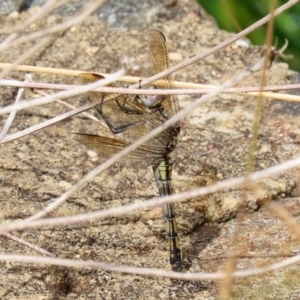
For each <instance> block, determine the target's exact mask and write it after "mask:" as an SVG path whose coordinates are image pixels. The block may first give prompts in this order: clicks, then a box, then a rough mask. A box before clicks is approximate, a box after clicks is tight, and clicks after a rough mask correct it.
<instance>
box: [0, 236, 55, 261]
mask: <svg viewBox="0 0 300 300" xmlns="http://www.w3.org/2000/svg"><path fill="white" fill-rule="evenodd" d="M2 235H3V236H6V237H7V238H8V239H10V240H13V241H15V242H17V243H19V244H21V245H24V246H26V247H28V248H30V249H33V250H35V251H37V252H39V253H41V254H45V255H47V256H50V257H55V255H54V254H53V253H51V252H48V251H47V250H45V249H42V248H40V247H38V246H36V245H33V244H31V243H28V242H26V241H24V240H22V239H20V238H18V237H16V236H14V235H12V234H10V233H4V234H2Z"/></svg>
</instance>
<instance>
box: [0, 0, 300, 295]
mask: <svg viewBox="0 0 300 300" xmlns="http://www.w3.org/2000/svg"><path fill="white" fill-rule="evenodd" d="M75 2H76V3H77V2H78V1H75ZM136 2H137V1H135V2H134V3H136ZM141 2H142V1H141ZM168 2H170V3H171V2H172V1H168ZM175 2H176V1H174V5H170V6H167V5H166V4H161V2H160V1H147V3H149V5H150V4H151V8H150V6H147V5H146V4H144V5H140V6H138V5H134V4H133V3H131V1H128V2H127V1H121V2H118V1H108V2H107V4H106V5H105V6H104V7H103V8H102V10H100V11H99V12H98V13H97V14H96V16H93V17H89V18H87V19H86V20H85V21H84V22H83V23H82V24H80V25H76V26H73V27H71V28H70V29H69V30H66V31H65V32H63V33H61V34H60V35H58V36H56V37H55V38H54V39H53V41H52V42H51V43H49V44H48V45H47V46H46V47H45V48H44V49H42V50H40V51H39V52H38V53H36V54H35V55H34V56H33V57H32V58H31V59H30V60H28V61H26V62H25V64H28V65H36V66H43V67H54V68H66V69H75V70H77V69H79V70H85V71H94V72H103V73H110V72H114V71H116V70H118V69H119V68H120V66H121V60H122V57H123V56H124V54H127V55H129V56H131V57H134V58H135V59H136V62H137V64H139V63H143V54H144V49H145V43H144V42H143V32H144V31H145V30H146V29H148V28H157V29H160V30H161V31H162V32H164V34H165V36H166V37H167V43H168V49H169V52H170V59H171V64H172V65H174V64H176V63H178V62H179V61H180V60H181V59H187V58H189V57H191V56H192V55H194V54H196V53H201V52H203V51H204V50H207V49H208V48H211V47H212V46H215V45H216V44H218V43H220V42H221V41H223V40H225V39H227V38H228V37H230V36H231V34H230V33H227V32H224V31H221V30H219V29H218V28H217V27H216V24H215V23H214V21H213V20H212V19H211V18H210V17H208V16H207V15H206V14H205V13H204V12H203V11H201V10H200V9H199V8H197V7H196V6H194V5H192V4H191V1H183V0H182V1H177V4H176V3H175ZM113 3H116V4H113ZM121 3H122V5H121ZM138 3H139V2H138ZM166 3H167V2H166ZM124 6H126V9H125V8H124ZM130 8H131V9H130ZM37 10H38V8H37V7H32V8H30V9H29V10H28V11H26V12H24V13H22V14H14V16H5V17H1V24H2V25H3V26H2V28H12V27H13V26H14V25H16V24H20V23H22V22H24V20H26V19H27V18H28V17H29V16H30V15H31V14H34V13H36V12H37ZM124 12H126V14H124ZM122 13H123V17H120V16H122ZM97 16H99V18H100V20H99V18H98V17H97ZM137 16H138V17H137ZM64 18H65V16H62V15H60V14H54V15H52V16H49V17H48V18H44V19H43V20H42V21H40V22H39V23H35V24H32V25H31V26H30V28H28V29H27V31H26V33H28V32H32V31H35V30H38V29H41V28H44V27H47V26H51V25H54V24H57V23H60V22H62V21H63V20H64ZM116 20H117V21H116ZM1 38H2V40H3V39H4V38H5V36H4V35H3V36H2V37H1ZM36 42H37V41H36V40H34V41H30V42H26V43H23V44H21V45H18V46H16V47H14V48H12V49H9V50H6V51H5V52H2V53H0V62H13V61H14V60H15V59H17V58H18V57H19V56H20V55H21V54H22V53H24V52H26V51H27V50H28V49H29V48H30V47H32V46H33V45H34V44H35V43H36ZM256 54H257V48H256V47H252V46H251V47H250V48H245V46H243V45H242V44H237V43H236V44H233V45H231V46H229V47H227V48H226V49H223V50H222V51H219V52H217V53H215V54H214V55H211V56H209V57H208V58H207V59H205V60H203V61H201V62H199V63H197V64H196V65H193V66H190V67H188V68H186V69H184V70H181V71H180V72H178V73H176V74H174V79H175V80H180V81H187V82H195V83H203V84H211V85H212V84H220V83H223V82H224V81H226V80H227V79H229V78H230V77H231V76H233V75H234V74H236V73H237V72H239V71H241V70H242V69H243V68H244V58H245V56H247V60H250V61H251V60H252V62H253V61H254V59H255V56H257V55H256ZM139 72H140V71H136V73H131V74H128V75H135V76H140V73H139ZM10 76H11V77H13V78H16V79H21V80H23V79H24V74H23V73H21V72H13V73H12V74H11V75H10ZM267 76H268V82H267V84H268V85H276V84H285V83H290V82H293V80H294V78H295V74H294V73H293V72H292V71H290V70H288V67H287V65H286V64H284V63H274V64H273V65H272V67H271V68H270V70H268V73H267ZM33 79H34V80H36V81H43V82H66V83H72V82H74V81H75V78H70V77H69V78H66V77H62V76H57V75H53V74H50V75H49V74H33ZM258 84H259V75H258V74H253V75H252V76H251V77H250V78H248V79H247V80H245V81H243V82H242V83H241V84H240V85H241V86H246V85H249V86H256V85H258ZM15 94H16V89H15V88H8V87H6V88H1V106H5V105H9V104H11V103H12V102H13V101H14V98H15ZM24 97H25V98H26V99H31V98H32V97H36V95H34V94H33V93H32V92H30V91H27V92H26V93H25V96H24ZM196 97H197V96H193V97H187V96H180V97H179V100H180V105H181V107H186V106H187V105H188V104H190V103H192V102H193V101H194V99H196ZM255 100H256V99H255V98H253V97H248V96H247V97H246V96H241V95H222V96H219V97H217V98H216V99H214V100H213V101H210V102H209V103H207V104H205V105H203V106H201V107H199V108H198V109H197V110H195V111H194V112H193V113H192V114H190V115H189V116H187V117H186V118H185V119H184V120H182V130H181V134H180V138H179V143H178V147H177V150H176V151H175V152H174V155H173V157H174V161H175V166H174V171H173V182H174V184H173V186H174V190H175V192H176V193H178V192H182V191H188V190H190V189H193V188H197V187H200V186H205V185H208V184H212V183H214V182H216V181H218V180H222V179H227V178H232V177H235V176H241V175H243V174H244V173H245V166H246V164H247V153H248V147H249V141H250V136H251V131H252V123H253V118H254V117H253V114H254V108H255ZM83 101H84V99H82V98H75V99H69V102H70V103H71V104H72V105H75V106H80V105H81V104H82V103H83ZM299 108H300V106H299V105H298V104H296V103H286V102H279V101H273V102H271V101H270V100H266V101H265V107H264V111H263V119H262V124H261V129H260V134H259V145H258V150H257V153H256V164H255V169H256V170H260V169H264V168H266V167H270V166H273V165H276V164H278V163H280V162H283V161H286V160H288V159H291V158H294V157H297V156H298V155H299V153H300V150H299V141H298V137H299V136H300V129H299V124H300V117H299V111H300V109H299ZM68 110H69V109H68V108H65V107H64V106H62V105H61V104H58V103H54V104H49V105H45V106H39V107H35V108H31V109H27V110H22V111H20V112H19V113H18V114H17V116H16V119H15V121H14V123H13V126H12V127H11V129H10V133H13V132H16V131H19V130H23V129H24V128H27V127H29V126H32V125H34V124H37V123H39V122H42V121H44V120H47V119H49V118H51V117H53V116H56V115H58V114H61V113H63V112H66V111H68ZM5 119H6V116H1V122H2V124H3V123H4V122H5ZM72 132H86V133H94V134H103V133H108V130H107V129H105V128H104V127H102V126H99V124H96V123H95V122H92V121H90V120H88V119H87V118H86V117H84V116H81V115H80V116H77V117H74V118H72V119H70V120H67V121H64V122H61V123H59V124H57V125H56V126H52V127H49V128H46V129H45V130H42V131H39V132H37V133H34V134H31V135H29V136H26V137H23V138H22V139H19V140H16V141H13V142H11V143H7V144H4V145H1V150H0V167H1V170H2V172H1V173H2V174H1V194H0V202H1V205H0V217H1V220H2V222H13V221H17V220H21V219H24V218H27V217H29V216H30V215H32V214H35V213H36V212H38V211H40V210H41V209H43V208H44V207H45V206H46V205H48V204H49V202H51V201H52V200H53V199H54V198H56V197H58V196H59V195H61V193H63V192H65V191H66V190H68V189H69V188H70V187H71V186H72V185H73V184H75V183H76V182H77V181H78V180H79V179H80V178H81V177H82V176H83V175H85V174H86V173H88V172H89V171H90V170H92V169H93V168H94V167H96V166H97V165H98V163H99V162H100V161H101V157H98V156H96V157H95V156H94V155H91V153H90V152H89V150H88V149H86V148H85V147H84V146H83V145H80V144H78V143H77V142H76V141H75V140H74V138H73V137H72V134H71V133H72ZM298 173H299V172H298V170H297V169H295V170H292V171H289V172H288V173H287V174H283V175H280V176H274V177H272V178H269V179H265V180H263V181H260V182H258V183H257V184H256V185H255V188H254V189H253V190H252V189H250V190H248V191H247V192H244V191H241V190H240V188H234V189H230V190H225V191H222V192H220V193H217V194H213V195H208V196H205V197H201V198H196V199H192V200H190V201H186V202H182V203H179V204H177V205H176V213H177V215H178V227H179V231H180V238H181V246H182V251H183V260H184V267H185V270H184V271H185V272H191V273H192V272H204V271H205V272H216V271H221V270H224V268H225V265H226V262H227V261H228V259H229V258H231V257H233V256H236V257H237V268H238V269H246V268H250V267H251V268H252V267H260V266H264V265H266V264H269V263H273V262H276V261H280V260H281V259H284V258H286V257H290V256H293V255H295V254H297V253H298V252H299V245H298V244H297V241H296V240H295V237H294V236H293V235H292V234H291V232H290V231H289V230H288V229H287V227H286V226H285V225H284V224H283V223H282V222H281V221H279V220H278V219H277V218H276V217H275V216H274V215H272V214H271V213H270V212H268V211H267V210H266V209H260V206H261V203H262V201H263V200H266V199H269V200H274V201H278V202H279V203H280V204H281V205H282V206H285V207H286V208H287V209H288V211H289V212H290V213H291V214H292V215H293V217H295V218H299V212H300V206H299V205H300V203H299V199H298V195H299V187H298V181H299V174H298ZM257 191H258V192H257ZM154 197H157V188H156V186H155V183H154V179H153V174H152V171H151V169H150V168H149V169H148V170H131V169H127V168H125V167H122V166H121V165H119V164H117V165H115V166H113V167H111V168H110V169H108V170H107V171H105V172H104V173H103V174H101V175H100V176H98V177H96V178H95V179H94V180H93V181H92V182H90V183H89V184H87V185H86V186H85V187H84V188H83V189H82V190H80V191H79V192H78V193H76V194H74V195H73V196H72V197H71V198H70V199H69V200H68V201H67V202H65V203H64V204H63V205H61V206H60V207H59V208H58V209H56V210H55V211H54V212H53V213H51V214H50V215H49V216H48V217H54V216H67V215H68V216H69V215H75V214H80V213H85V212H91V211H96V210H101V209H106V208H110V207H117V206H121V205H126V204H129V203H134V202H140V201H145V200H147V199H152V198H154ZM287 197H290V198H287ZM242 202H243V203H244V205H242V206H241V205H239V204H240V203H242ZM161 215H162V212H161V209H160V208H153V209H145V210H142V211H136V212H134V213H132V214H130V215H124V216H121V217H115V218H109V219H105V220H100V221H97V222H91V223H88V222H87V223H83V224H82V223H81V224H77V225H72V226H65V227H58V228H57V227H56V228H46V229H42V230H29V231H26V232H15V233H14V234H15V235H16V236H18V237H20V238H23V239H25V240H27V241H28V242H31V243H33V244H36V245H38V246H39V247H42V248H44V249H46V250H48V251H51V252H52V253H54V254H55V255H57V256H58V257H62V258H74V259H80V260H95V261H106V262H111V263H114V264H126V265H131V266H141V267H153V268H161V269H169V265H168V245H167V241H166V238H165V233H164V224H163V220H162V216H161ZM236 216H238V217H237V218H236ZM0 240H1V243H0V252H1V253H18V254H27V255H35V254H36V253H35V252H34V251H33V250H29V249H27V248H24V247H23V246H21V245H18V244H16V243H15V242H13V241H10V240H8V239H7V238H6V237H0ZM0 266H1V272H0V298H1V299H129V298H130V299H175V298H176V299H216V298H218V289H219V285H220V282H214V281H195V282H190V281H189V282H187V281H176V280H170V279H162V278H152V277H146V276H144V277H143V276H138V275H128V274H120V273H113V272H105V271H97V270H91V269H70V268H65V267H54V266H43V265H26V264H24V263H11V262H0ZM299 279H300V274H299V269H298V268H297V265H293V266H291V267H289V268H286V269H283V270H278V271H275V272H271V273H266V274H263V275H260V276H253V277H248V278H244V279H238V280H235V282H234V287H233V295H232V299H299V297H300V290H299V284H298V282H299Z"/></svg>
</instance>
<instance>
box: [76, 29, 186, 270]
mask: <svg viewBox="0 0 300 300" xmlns="http://www.w3.org/2000/svg"><path fill="white" fill-rule="evenodd" d="M146 38H147V42H148V53H147V58H148V62H149V66H150V68H149V69H148V73H149V74H148V75H149V76H150V75H154V74H157V73H159V72H162V71H164V70H166V69H168V68H169V58H168V52H167V48H166V38H165V36H164V35H163V33H162V32H160V31H159V30H156V29H150V30H148V31H147V32H146ZM79 76H80V77H81V79H82V81H83V83H85V84H87V83H91V82H94V81H96V80H99V79H101V78H103V77H102V76H101V75H99V74H96V73H82V74H80V75H79ZM153 85H154V86H156V85H159V86H160V87H162V88H164V89H172V88H174V82H173V81H172V79H171V78H170V76H166V77H163V78H162V79H160V80H158V81H156V82H154V84H153ZM100 97H102V99H103V100H102V102H101V103H100V104H99V105H98V106H96V107H95V108H96V111H97V114H98V115H99V116H100V117H101V118H102V119H103V120H104V122H105V123H106V125H107V127H108V128H109V129H110V131H111V132H112V133H113V134H114V138H110V137H107V136H99V135H94V134H86V133H76V137H75V138H76V139H77V141H79V142H80V143H82V144H84V145H85V146H86V147H88V148H89V149H91V150H93V151H94V152H96V153H98V154H99V155H101V156H102V157H110V156H112V155H113V154H115V153H117V152H119V151H121V150H122V149H123V148H125V147H127V146H129V145H130V144H131V143H133V142H134V141H136V140H137V139H139V138H140V137H142V136H144V135H146V134H147V133H148V132H150V131H151V130H152V129H154V128H155V127H157V126H160V125H161V124H162V123H164V122H165V121H166V120H168V119H169V118H170V117H172V116H173V115H174V114H176V113H177V112H178V110H179V104H178V98H177V96H175V95H166V96H142V97H140V96H132V95H130V96H125V95H124V96H123V95H117V94H116V95H111V94H110V95H107V94H103V93H101V92H89V96H88V98H89V101H92V102H93V101H99V99H100ZM108 97H109V98H108ZM105 100H107V101H105ZM179 132H180V124H179V122H177V123H175V124H174V125H173V126H171V127H169V128H167V129H166V130H164V131H163V132H162V133H160V134H158V135H157V136H156V137H154V138H153V139H151V140H150V141H148V142H146V143H145V144H143V145H142V146H140V147H138V148H137V149H135V150H134V151H132V152H131V153H130V154H128V155H127V156H126V157H125V159H124V161H126V162H127V163H126V164H127V165H129V166H130V167H133V168H147V167H148V166H149V165H151V166H152V169H153V172H154V177H155V181H156V184H157V187H158V191H159V195H160V197H164V196H167V195H171V193H172V188H171V175H172V167H173V161H172V158H171V153H172V151H173V150H174V149H175V147H176V144H177V136H178V134H179ZM124 164H125V163H124ZM163 215H164V220H165V225H166V235H167V238H168V240H169V248H170V253H169V256H170V264H171V267H172V269H173V270H174V271H181V270H182V260H181V251H180V245H179V237H178V230H177V225H176V218H175V212H174V205H173V203H168V204H164V205H163Z"/></svg>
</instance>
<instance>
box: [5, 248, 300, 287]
mask: <svg viewBox="0 0 300 300" xmlns="http://www.w3.org/2000/svg"><path fill="white" fill-rule="evenodd" d="M0 260H1V261H18V262H24V263H31V264H36V263H40V264H47V265H58V266H66V267H71V268H93V269H98V270H106V271H113V272H122V273H127V274H139V275H146V276H155V277H165V278H173V279H181V280H191V281H200V280H219V279H223V278H224V277H225V276H226V274H224V273H221V272H218V273H204V272H201V273H179V272H173V271H164V270H158V269H152V268H151V269H149V268H139V267H129V266H119V265H114V264H109V263H103V262H96V261H80V260H74V259H61V258H50V257H40V256H25V255H8V254H0ZM299 261H300V255H297V256H294V257H291V258H288V259H285V260H283V261H280V262H278V263H274V264H271V265H268V266H264V267H261V268H254V269H247V270H240V271H235V272H234V273H232V276H233V277H235V278H243V277H248V276H255V275H260V274H263V273H266V272H271V271H275V270H279V269H282V268H287V267H289V266H291V265H294V264H296V263H298V262H299Z"/></svg>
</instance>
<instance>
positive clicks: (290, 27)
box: [197, 0, 300, 72]
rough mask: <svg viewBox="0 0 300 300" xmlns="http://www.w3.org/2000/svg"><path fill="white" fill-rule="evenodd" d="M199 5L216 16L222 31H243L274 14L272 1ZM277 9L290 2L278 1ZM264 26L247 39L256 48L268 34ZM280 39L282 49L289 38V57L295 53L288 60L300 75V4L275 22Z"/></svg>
mask: <svg viewBox="0 0 300 300" xmlns="http://www.w3.org/2000/svg"><path fill="white" fill-rule="evenodd" d="M197 1H198V3H199V4H200V5H201V6H202V7H203V8H204V9H205V10H206V11H207V13H209V14H210V15H212V16H213V17H214V18H215V19H216V21H217V23H218V25H219V28H221V29H224V30H226V31H230V32H239V31H241V30H243V29H244V28H246V27H248V26H249V25H251V24H253V23H254V22H256V21H258V20H259V19H261V18H262V17H264V16H265V15H267V14H268V13H269V11H270V5H271V0H260V1H254V0H243V1H239V0H210V1H207V0H197ZM276 2H277V5H276V8H277V7H279V6H280V5H282V4H284V3H286V2H287V1H286V0H277V1H276ZM266 26H267V25H264V26H262V27H260V28H258V29H257V30H255V31H254V32H252V33H251V34H249V35H248V36H247V37H248V38H249V39H250V40H251V42H252V43H253V44H254V45H263V44H264V41H265V35H266ZM276 38H278V46H277V47H281V46H282V45H283V44H284V42H285V39H287V40H288V42H289V46H288V48H287V50H286V51H285V54H292V55H293V59H289V60H288V61H286V62H287V63H288V64H289V66H290V68H291V69H293V70H297V71H298V72H300V4H296V5H294V6H293V7H292V8H290V9H289V10H288V11H286V12H284V13H282V14H281V15H279V16H278V17H276V20H275V30H274V40H273V45H274V43H275V39H276Z"/></svg>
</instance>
